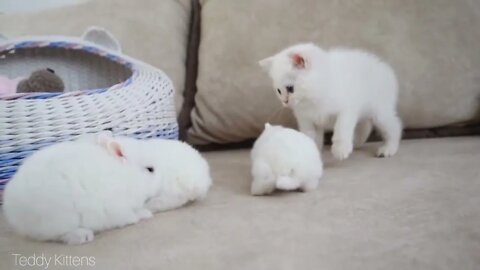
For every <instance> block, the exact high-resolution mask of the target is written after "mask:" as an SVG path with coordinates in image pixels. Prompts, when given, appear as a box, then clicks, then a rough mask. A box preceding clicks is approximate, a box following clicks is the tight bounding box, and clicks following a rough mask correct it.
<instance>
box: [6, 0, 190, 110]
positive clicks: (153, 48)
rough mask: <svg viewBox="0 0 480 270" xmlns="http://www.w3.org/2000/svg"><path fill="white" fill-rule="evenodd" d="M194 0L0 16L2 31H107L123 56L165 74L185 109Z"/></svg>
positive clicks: (108, 2)
mask: <svg viewBox="0 0 480 270" xmlns="http://www.w3.org/2000/svg"><path fill="white" fill-rule="evenodd" d="M190 10H191V2H190V0H163V1H156V0H139V1H128V0H90V1H87V2H85V3H81V4H78V5H73V6H67V7H61V8H55V9H49V10H45V11H40V12H35V13H21V14H12V15H0V33H1V34H3V35H5V36H6V37H16V36H22V35H70V36H80V35H81V34H82V33H83V31H84V30H85V29H86V28H88V27H90V26H92V25H96V26H100V27H104V28H106V29H107V30H109V31H110V32H112V33H113V35H114V36H115V37H116V38H117V39H118V40H119V41H120V44H121V45H122V50H123V53H125V54H127V55H129V56H132V57H135V58H137V59H139V60H142V61H144V62H146V63H149V64H151V65H153V66H155V67H157V68H160V69H162V70H163V71H165V73H166V74H168V76H169V77H170V78H171V79H172V81H173V83H174V86H175V88H176V90H177V94H176V108H177V112H179V111H180V109H181V104H182V100H183V89H184V80H185V62H186V51H187V49H186V48H187V40H188V33H189V21H190Z"/></svg>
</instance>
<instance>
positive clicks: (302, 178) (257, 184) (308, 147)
mask: <svg viewBox="0 0 480 270" xmlns="http://www.w3.org/2000/svg"><path fill="white" fill-rule="evenodd" d="M251 158H252V176H253V182H252V186H251V193H252V195H265V194H269V193H272V192H273V191H274V190H275V189H280V190H297V189H301V190H303V191H309V190H313V189H316V188H317V186H318V181H319V179H320V177H321V176H322V172H323V164H322V160H321V156H320V153H319V151H318V150H317V147H316V146H315V142H314V141H313V140H312V139H310V138H309V137H308V136H306V135H304V134H302V133H300V132H298V131H296V130H293V129H289V128H284V127H281V126H271V125H270V124H266V125H265V130H264V131H263V133H262V134H261V135H260V137H259V138H258V139H257V141H256V142H255V144H254V146H253V149H252V152H251Z"/></svg>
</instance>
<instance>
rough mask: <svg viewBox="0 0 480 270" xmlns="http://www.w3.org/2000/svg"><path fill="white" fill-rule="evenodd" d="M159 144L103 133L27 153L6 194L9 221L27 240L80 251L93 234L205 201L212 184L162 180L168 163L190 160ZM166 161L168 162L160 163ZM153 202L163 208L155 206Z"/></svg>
mask: <svg viewBox="0 0 480 270" xmlns="http://www.w3.org/2000/svg"><path fill="white" fill-rule="evenodd" d="M164 143H167V142H166V141H164V140H147V141H139V140H135V139H131V138H122V137H119V138H113V137H111V135H110V134H109V133H101V134H99V135H95V136H84V137H82V138H81V139H78V140H77V141H73V142H64V143H59V144H55V145H53V146H50V147H46V148H44V149H42V150H40V151H38V152H36V153H34V154H32V155H31V156H30V157H28V158H27V159H26V160H25V161H24V163H23V164H22V166H21V167H20V168H19V170H18V172H17V174H16V175H15V176H14V177H13V178H12V180H11V181H10V182H9V183H8V185H7V187H6V189H5V194H4V206H3V208H4V213H5V216H6V219H7V222H8V223H9V224H10V225H11V226H12V227H13V228H14V230H15V231H17V232H18V233H19V234H21V235H25V236H27V237H30V238H33V239H37V240H41V241H60V242H64V243H67V244H82V243H85V242H89V241H92V240H93V238H94V232H98V231H102V230H107V229H112V228H118V227H122V226H126V225H129V224H134V223H137V222H138V221H140V220H141V219H146V218H150V217H151V216H152V211H159V210H168V209H172V208H175V207H179V206H181V205H183V204H185V203H186V202H188V201H190V200H194V199H198V198H202V197H204V196H205V194H206V192H207V190H208V188H209V186H210V183H211V180H210V178H208V180H205V181H204V182H202V183H197V182H196V179H197V178H193V177H192V178H189V179H184V178H168V177H169V176H170V175H171V174H168V173H164V171H171V170H172V167H171V166H170V165H169V164H171V163H175V162H179V161H182V163H181V164H188V165H185V166H186V167H188V166H192V165H190V164H189V163H188V161H189V160H190V158H189V157H185V158H183V159H181V160H179V159H178V158H177V159H175V156H170V154H171V153H170V152H169V151H168V150H166V149H164V148H163V147H162V145H163V144H164ZM171 143H172V144H181V143H179V142H173V141H172V142H171ZM167 144H170V143H167ZM195 153H196V152H195ZM189 154H190V155H192V153H189ZM196 154H197V155H198V153H196ZM198 156H199V155H198ZM198 156H195V158H198ZM168 157H171V158H172V159H171V160H170V162H171V163H164V161H165V160H167V159H168ZM195 161H196V160H195ZM202 161H203V162H205V161H204V160H203V159H202ZM205 163H206V162H205ZM201 165H205V164H204V163H202V164H201ZM178 167H180V166H179V165H178V166H177V168H178ZM203 169H204V168H203ZM207 172H208V165H207ZM182 173H183V172H182ZM182 173H179V175H181V176H183V174H182ZM202 173H203V174H202ZM199 175H202V176H204V175H205V174H204V172H203V171H201V172H199ZM185 176H186V177H187V178H188V177H189V176H190V174H186V175H185ZM164 177H166V178H164ZM208 177H209V175H208ZM206 181H209V182H208V183H205V182H206ZM178 187H182V188H183V189H181V190H180V189H179V188H178ZM186 198H187V199H188V200H187V199H186ZM159 201H160V202H162V203H163V204H161V206H158V205H157V204H156V203H155V202H159ZM158 204H160V203H158Z"/></svg>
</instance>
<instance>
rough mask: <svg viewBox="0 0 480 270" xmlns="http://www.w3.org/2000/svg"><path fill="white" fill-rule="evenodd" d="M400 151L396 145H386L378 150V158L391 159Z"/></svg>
mask: <svg viewBox="0 0 480 270" xmlns="http://www.w3.org/2000/svg"><path fill="white" fill-rule="evenodd" d="M397 151H398V146H394V145H384V146H382V147H380V148H378V151H377V157H379V158H384V157H391V156H393V155H395V154H396V153H397Z"/></svg>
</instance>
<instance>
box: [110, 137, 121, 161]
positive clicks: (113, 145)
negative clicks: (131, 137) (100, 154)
mask: <svg viewBox="0 0 480 270" xmlns="http://www.w3.org/2000/svg"><path fill="white" fill-rule="evenodd" d="M107 150H108V152H109V153H110V154H113V155H114V156H115V157H117V158H120V159H125V155H124V154H123V149H122V146H121V145H120V143H118V142H117V141H114V140H112V141H110V142H108V144H107Z"/></svg>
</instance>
